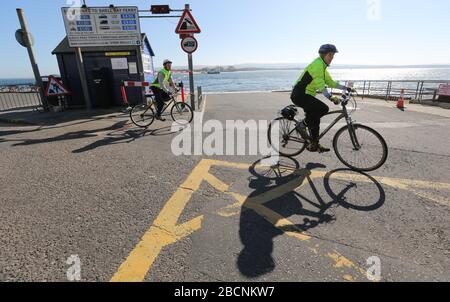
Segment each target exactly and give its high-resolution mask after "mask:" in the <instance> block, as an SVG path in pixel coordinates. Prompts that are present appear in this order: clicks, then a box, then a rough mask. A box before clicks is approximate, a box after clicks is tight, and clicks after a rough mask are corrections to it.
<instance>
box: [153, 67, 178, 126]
mask: <svg viewBox="0 0 450 302" xmlns="http://www.w3.org/2000/svg"><path fill="white" fill-rule="evenodd" d="M163 67H164V68H163V69H161V70H160V71H159V72H158V75H157V76H156V78H155V81H154V82H153V84H152V85H151V87H150V88H151V90H152V92H153V94H154V95H155V102H156V116H155V118H156V119H157V120H160V121H163V122H164V121H165V119H164V118H163V117H162V116H161V114H162V110H163V109H164V102H166V101H168V100H170V98H171V95H172V93H171V92H170V91H169V87H172V88H175V84H174V83H173V80H172V72H171V70H172V62H171V61H170V60H164V63H163ZM168 86H169V87H168Z"/></svg>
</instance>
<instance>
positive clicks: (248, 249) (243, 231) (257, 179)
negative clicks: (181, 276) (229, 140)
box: [237, 158, 385, 278]
mask: <svg viewBox="0 0 450 302" xmlns="http://www.w3.org/2000/svg"><path fill="white" fill-rule="evenodd" d="M258 166H259V161H258V162H256V163H255V164H254V165H253V166H252V168H251V169H250V172H251V173H252V174H253V175H254V176H253V177H251V178H250V184H249V186H250V187H251V188H252V189H254V192H253V193H251V194H250V196H249V197H248V198H247V200H246V201H245V203H244V204H243V208H242V211H241V217H240V230H239V235H240V239H241V242H242V244H243V245H244V247H243V249H242V251H241V253H240V255H239V256H238V259H237V266H238V268H239V270H240V272H241V273H242V274H243V275H244V276H245V277H247V278H258V277H260V276H263V275H265V274H268V273H270V272H272V271H273V270H274V269H275V261H274V259H273V256H272V252H273V245H274V244H273V240H274V239H275V237H277V236H281V235H283V234H285V233H286V232H297V233H303V232H306V231H308V230H311V229H313V228H315V227H318V226H320V225H322V224H328V223H332V222H334V221H335V220H336V217H335V216H333V215H332V214H329V213H328V212H329V210H330V209H331V208H333V207H335V206H338V205H342V206H344V207H345V208H352V209H355V210H361V211H372V210H375V209H377V208H379V207H381V206H382V205H383V204H384V198H385V195H384V191H383V189H382V187H381V185H380V184H379V183H378V182H377V181H376V180H375V179H373V178H371V177H370V176H368V175H366V174H361V175H360V176H361V177H368V182H369V183H371V184H375V186H376V188H377V189H378V190H379V192H380V198H379V200H378V201H377V202H376V203H375V204H373V205H371V206H368V207H358V206H354V207H352V205H350V204H349V202H348V201H347V200H346V194H347V193H348V192H349V191H350V190H352V189H354V188H355V183H354V182H352V181H350V182H348V183H345V182H342V183H340V184H339V186H338V187H339V189H340V192H336V193H335V192H334V191H336V190H335V187H336V186H333V184H332V183H333V181H334V179H335V177H333V176H336V175H337V174H336V173H342V172H343V170H336V171H332V172H329V173H327V174H326V175H325V176H324V177H323V179H324V187H325V191H326V192H327V196H326V197H324V198H323V197H322V196H321V195H320V193H319V189H318V188H317V186H316V185H315V184H314V182H313V179H312V178H311V176H312V174H313V171H314V170H315V169H320V168H322V169H323V168H326V166H324V165H322V164H315V163H309V164H307V165H306V166H305V168H300V164H299V163H298V162H297V161H296V160H295V159H292V158H280V163H279V164H275V165H273V166H270V167H269V166H267V167H259V168H258ZM301 186H306V187H308V186H309V187H310V189H311V191H312V192H313V195H314V197H315V200H312V199H314V198H312V199H311V198H308V197H307V196H304V194H300V193H299V192H297V191H296V189H297V188H299V187H301ZM341 189H342V190H341ZM290 217H293V218H295V219H296V222H297V221H298V219H299V218H302V219H303V221H302V223H299V224H289V223H288V224H286V219H288V218H290Z"/></svg>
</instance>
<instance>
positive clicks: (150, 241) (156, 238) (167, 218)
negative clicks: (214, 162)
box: [111, 162, 210, 282]
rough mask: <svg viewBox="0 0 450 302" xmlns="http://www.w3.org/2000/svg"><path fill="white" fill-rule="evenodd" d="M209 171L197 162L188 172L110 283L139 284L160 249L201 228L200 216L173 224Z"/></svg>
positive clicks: (205, 166) (206, 166) (207, 167)
mask: <svg viewBox="0 0 450 302" xmlns="http://www.w3.org/2000/svg"><path fill="white" fill-rule="evenodd" d="M209 168H210V166H209V165H206V164H205V163H203V162H201V163H200V164H199V165H198V166H197V167H196V168H195V169H194V170H193V171H192V173H191V175H190V176H189V177H188V178H187V180H186V181H185V182H184V183H183V184H182V185H181V187H180V188H178V190H177V191H176V192H175V194H174V195H173V196H172V197H171V198H170V199H169V201H168V202H167V204H166V205H165V206H164V208H163V209H162V211H161V213H160V214H159V216H158V218H156V220H155V222H154V223H153V225H152V227H150V230H149V231H148V232H147V233H145V234H144V236H143V237H142V239H141V241H140V242H139V243H138V244H137V246H136V247H135V248H134V250H133V251H132V252H131V253H130V255H129V256H128V258H127V259H126V260H125V262H124V263H123V264H122V265H121V266H120V268H119V270H118V271H117V272H116V274H115V275H114V276H113V277H112V279H111V281H112V282H135V281H143V280H144V279H145V276H146V275H147V273H148V271H149V270H150V267H151V266H152V265H153V263H154V261H155V260H156V258H157V257H158V255H159V253H160V252H161V250H162V249H163V248H164V247H166V246H168V245H170V244H174V243H176V242H177V241H179V240H181V239H183V238H185V237H187V236H189V235H190V234H192V233H193V232H195V231H197V230H199V229H200V228H201V223H202V219H203V216H199V217H197V218H195V219H193V220H191V221H189V222H186V223H184V224H182V225H177V223H178V219H179V217H180V216H181V214H182V212H183V210H184V208H185V207H186V205H187V203H188V202H189V200H190V199H191V197H192V194H193V193H194V192H195V191H197V190H198V189H199V188H200V185H201V182H202V177H201V176H202V175H204V174H205V173H207V172H208V170H209Z"/></svg>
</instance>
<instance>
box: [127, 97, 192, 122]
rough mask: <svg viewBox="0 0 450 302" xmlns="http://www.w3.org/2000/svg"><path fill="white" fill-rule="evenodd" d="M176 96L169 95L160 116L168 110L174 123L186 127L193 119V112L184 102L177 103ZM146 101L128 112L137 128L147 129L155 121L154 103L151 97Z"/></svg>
mask: <svg viewBox="0 0 450 302" xmlns="http://www.w3.org/2000/svg"><path fill="white" fill-rule="evenodd" d="M176 97H177V94H174V95H171V97H170V100H169V101H168V102H167V103H166V104H165V105H164V108H163V111H162V113H161V115H163V114H164V112H166V110H167V109H169V108H170V115H171V117H172V119H173V121H174V122H176V123H178V124H180V125H187V124H190V123H191V122H192V120H193V119H194V111H193V110H192V108H191V106H189V105H188V104H186V103H184V102H177V100H176ZM147 98H148V101H147V103H146V104H140V105H137V106H134V107H133V109H132V110H131V111H130V118H131V121H132V122H133V123H134V124H135V125H136V126H138V127H141V128H148V127H150V125H151V124H153V122H154V121H155V117H156V114H155V110H154V109H153V107H154V106H156V102H155V100H154V98H153V96H150V95H149V96H147Z"/></svg>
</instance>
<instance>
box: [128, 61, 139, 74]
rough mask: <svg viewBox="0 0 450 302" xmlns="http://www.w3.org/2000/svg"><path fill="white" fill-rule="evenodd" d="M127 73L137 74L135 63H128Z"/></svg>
mask: <svg viewBox="0 0 450 302" xmlns="http://www.w3.org/2000/svg"><path fill="white" fill-rule="evenodd" d="M128 72H129V73H130V74H137V73H138V68H137V64H136V62H130V63H128Z"/></svg>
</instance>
